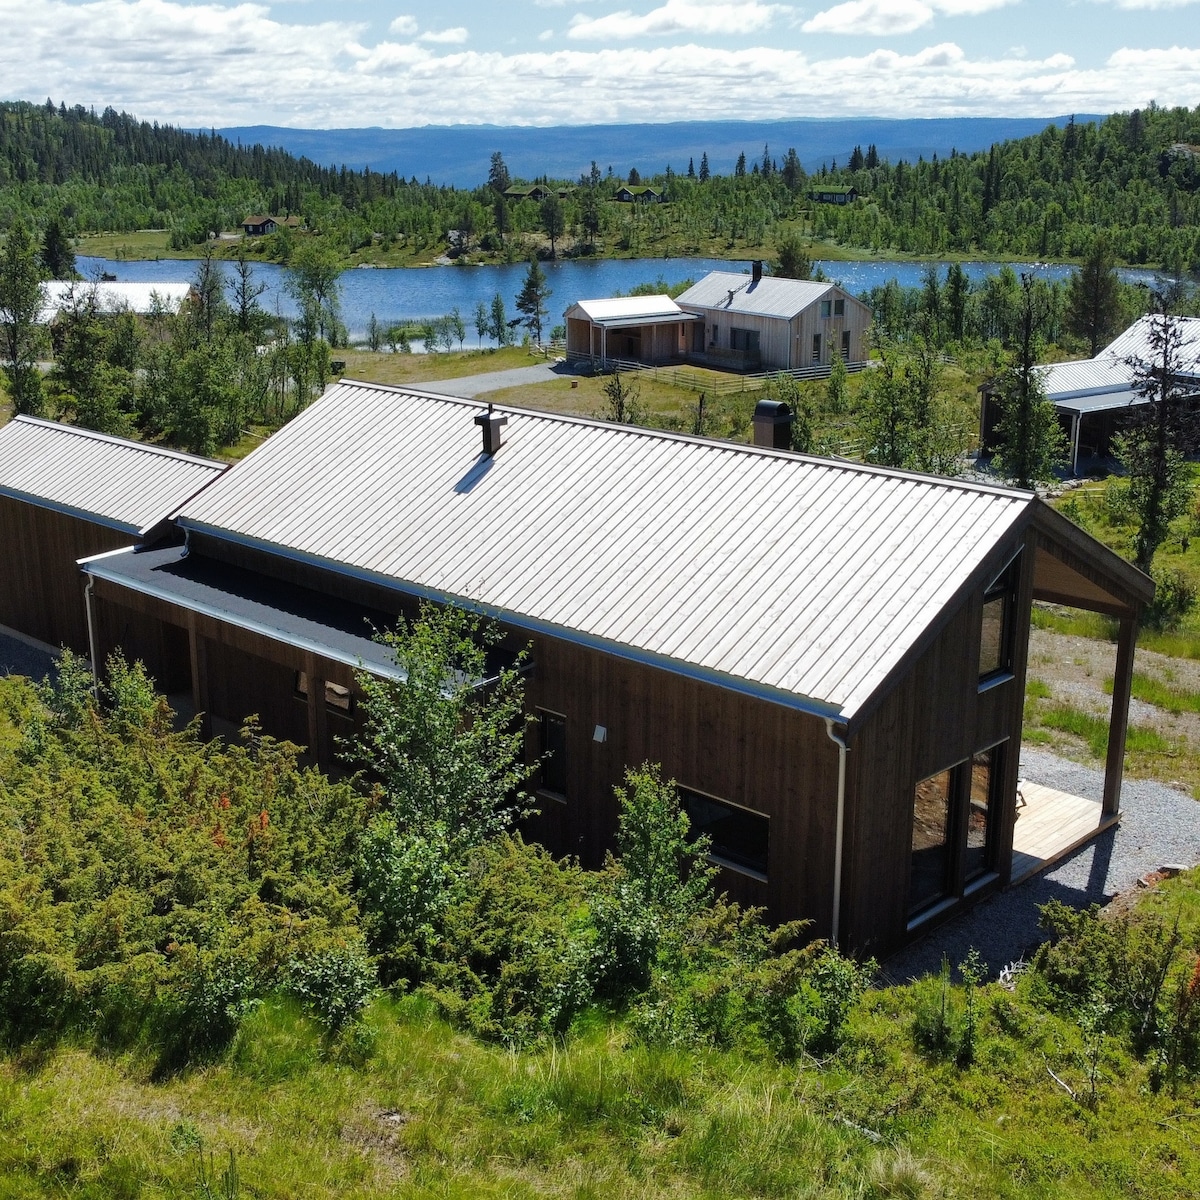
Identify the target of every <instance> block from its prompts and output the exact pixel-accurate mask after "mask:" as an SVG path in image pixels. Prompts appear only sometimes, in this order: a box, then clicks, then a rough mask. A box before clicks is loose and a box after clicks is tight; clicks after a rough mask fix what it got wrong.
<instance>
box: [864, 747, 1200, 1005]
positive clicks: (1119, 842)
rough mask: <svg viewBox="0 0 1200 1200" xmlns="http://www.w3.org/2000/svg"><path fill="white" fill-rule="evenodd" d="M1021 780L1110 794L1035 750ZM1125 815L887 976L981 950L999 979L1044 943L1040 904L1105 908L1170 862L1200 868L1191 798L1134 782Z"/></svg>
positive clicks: (887, 969) (1095, 780) (1078, 768)
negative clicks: (1012, 964)
mask: <svg viewBox="0 0 1200 1200" xmlns="http://www.w3.org/2000/svg"><path fill="white" fill-rule="evenodd" d="M1021 777H1022V778H1023V779H1030V780H1036V781H1037V782H1038V783H1044V784H1047V785H1048V786H1050V787H1054V788H1058V789H1059V790H1060V791H1064V792H1070V793H1071V794H1072V795H1075V796H1086V797H1087V798H1088V799H1089V800H1100V799H1101V797H1102V795H1103V790H1104V773H1103V771H1097V770H1094V769H1093V768H1091V767H1086V766H1083V765H1082V764H1081V763H1076V762H1071V761H1070V760H1069V759H1065V758H1059V757H1058V756H1057V755H1054V754H1047V753H1046V752H1045V751H1044V750H1036V749H1032V748H1030V747H1025V748H1023V749H1022V751H1021ZM1121 813H1122V816H1121V823H1120V824H1119V825H1117V826H1116V827H1114V828H1113V829H1110V830H1108V831H1107V832H1106V833H1104V834H1102V835H1101V836H1100V837H1098V838H1097V839H1096V840H1095V841H1093V842H1089V843H1088V844H1087V845H1086V846H1083V847H1081V848H1080V849H1079V850H1077V851H1075V853H1074V854H1072V855H1070V856H1069V857H1068V858H1065V859H1063V860H1062V861H1061V862H1059V863H1056V864H1055V865H1054V866H1053V867H1051V868H1049V869H1048V870H1046V871H1044V872H1042V874H1040V875H1035V876H1034V877H1033V878H1032V879H1030V880H1027V881H1026V882H1025V883H1022V884H1019V885H1018V886H1017V887H1015V888H1012V889H1011V890H1009V891H1007V892H1001V893H1000V894H999V895H997V896H993V897H992V898H991V899H990V900H985V901H984V902H983V903H982V904H980V905H979V906H978V907H976V908H974V909H972V910H971V911H970V912H969V913H965V914H964V915H963V916H961V917H959V918H958V919H957V920H954V921H951V922H949V923H948V924H946V925H943V926H941V927H940V928H938V929H935V930H934V931H933V932H932V933H930V934H929V935H928V936H927V937H924V938H922V939H921V940H920V941H918V942H915V943H914V944H913V945H911V946H908V947H907V948H905V949H904V950H901V951H900V953H899V954H896V955H893V957H891V958H890V959H888V960H887V962H886V963H885V964H884V974H885V975H886V976H887V977H888V978H889V979H892V980H894V981H896V982H902V981H904V980H908V979H912V978H915V977H916V976H919V975H924V974H927V973H928V972H931V971H937V970H938V968H939V967H940V966H941V962H942V955H943V954H945V955H947V956H948V957H949V959H950V962H951V965H955V964H957V963H959V962H961V961H962V960H963V958H964V957H965V956H966V954H967V951H968V950H969V949H971V947H974V948H975V949H976V950H978V951H979V953H980V955H981V956H982V958H983V960H984V961H985V962H986V963H987V965H988V968H989V969H990V971H991V973H992V974H993V976H994V975H995V973H996V972H997V971H998V970H999V969H1000V968H1001V967H1002V966H1004V965H1005V964H1006V963H1010V962H1013V961H1015V960H1016V959H1018V958H1022V957H1028V954H1029V951H1030V950H1031V949H1032V948H1033V947H1034V946H1036V945H1037V943H1038V942H1040V941H1042V939H1043V935H1042V933H1041V931H1040V930H1039V929H1038V927H1037V906H1038V905H1039V904H1045V903H1046V901H1047V900H1050V899H1058V900H1061V901H1063V903H1064V904H1070V905H1073V906H1074V907H1076V908H1082V907H1084V906H1086V905H1088V904H1092V903H1098V904H1103V903H1105V902H1106V901H1107V900H1109V899H1111V898H1112V897H1113V896H1114V895H1116V893H1117V892H1121V891H1124V890H1125V889H1126V888H1129V887H1132V886H1133V885H1134V884H1135V883H1136V882H1137V880H1138V879H1140V878H1141V877H1142V876H1143V875H1145V874H1147V873H1148V872H1150V871H1153V870H1154V869H1155V868H1156V867H1160V866H1162V865H1163V864H1165V863H1182V864H1184V865H1186V866H1192V865H1194V864H1196V863H1198V862H1200V801H1196V800H1194V799H1192V797H1191V796H1190V795H1188V794H1187V793H1186V792H1181V791H1177V790H1176V789H1174V788H1170V787H1167V786H1166V785H1165V784H1161V783H1155V782H1153V781H1151V780H1146V779H1129V778H1126V779H1125V782H1124V786H1123V787H1122V789H1121Z"/></svg>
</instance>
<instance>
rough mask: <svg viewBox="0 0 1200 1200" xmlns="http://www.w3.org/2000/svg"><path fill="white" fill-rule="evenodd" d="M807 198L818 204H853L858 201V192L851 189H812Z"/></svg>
mask: <svg viewBox="0 0 1200 1200" xmlns="http://www.w3.org/2000/svg"><path fill="white" fill-rule="evenodd" d="M808 198H809V199H810V200H815V201H816V202H817V203H818V204H853V203H854V201H855V200H857V199H858V190H857V189H856V188H852V187H814V188H810V189H809V191H808Z"/></svg>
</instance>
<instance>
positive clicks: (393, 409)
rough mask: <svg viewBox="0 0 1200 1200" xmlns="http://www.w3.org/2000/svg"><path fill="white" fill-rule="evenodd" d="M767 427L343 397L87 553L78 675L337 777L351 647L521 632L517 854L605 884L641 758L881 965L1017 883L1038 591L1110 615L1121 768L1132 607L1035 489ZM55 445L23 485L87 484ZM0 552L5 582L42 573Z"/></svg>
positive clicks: (12, 548)
mask: <svg viewBox="0 0 1200 1200" xmlns="http://www.w3.org/2000/svg"><path fill="white" fill-rule="evenodd" d="M786 417H787V414H786V410H781V406H773V407H772V410H771V412H769V413H768V412H765V411H764V412H763V413H762V414H758V415H757V416H756V438H759V439H760V440H762V441H764V442H765V443H766V445H761V446H744V445H734V444H730V443H724V442H718V441H713V440H706V439H702V438H691V437H684V436H681V435H675V434H668V433H663V432H658V431H653V430H647V429H637V428H630V427H622V426H616V425H612V424H609V423H606V422H602V421H591V420H584V419H579V418H571V417H563V416H555V415H551V414H546V413H537V412H529V411H523V410H510V411H509V412H507V413H506V414H505V415H504V418H505V419H506V423H504V424H502V418H501V417H500V415H499V414H497V413H493V412H492V411H491V410H490V409H489V408H487V407H485V406H484V405H483V404H480V403H477V402H473V401H467V400H459V399H455V398H451V397H444V396H437V395H432V394H428V393H417V392H408V391H403V390H400V389H396V388H388V387H383V386H379V385H371V384H360V383H353V382H343V383H342V384H340V385H338V386H336V387H334V388H332V389H331V390H330V391H329V392H328V393H327V394H326V395H325V396H324V397H323V398H322V399H321V400H319V401H318V402H317V403H316V404H314V405H313V406H312V407H310V408H309V409H307V410H306V411H305V412H304V413H302V414H301V415H300V416H299V417H297V418H296V419H295V420H294V421H292V422H291V423H290V424H288V425H286V426H285V427H284V428H283V429H281V430H280V431H279V432H277V433H275V434H273V435H272V436H271V437H270V438H268V439H267V441H266V442H265V443H263V445H261V446H260V447H259V448H257V449H256V450H254V451H253V452H252V453H251V454H250V455H248V456H247V457H246V458H245V459H243V460H242V461H241V462H239V463H237V464H236V465H234V466H232V467H231V468H229V469H228V470H227V471H226V472H224V473H223V474H220V475H218V476H216V477H215V478H213V479H212V481H211V482H210V483H209V484H208V486H207V487H205V488H204V490H202V491H201V492H199V494H197V495H196V496H195V497H194V498H193V499H191V500H187V501H184V502H182V503H181V507H180V508H179V510H178V513H177V516H176V518H175V522H174V526H175V529H176V530H177V531H178V532H179V533H181V534H182V535H184V536H186V539H187V541H186V545H171V544H169V543H162V544H159V545H157V546H151V547H148V548H146V549H144V550H142V551H141V552H134V551H132V550H131V551H129V552H126V553H115V554H112V553H110V554H106V555H104V556H102V557H99V558H91V559H88V560H87V561H85V562H84V563H83V570H84V572H85V575H86V577H87V579H88V581H89V583H90V591H91V610H92V615H93V625H94V630H95V637H96V641H97V645H96V649H97V653H98V654H99V655H100V656H101V657H103V656H104V655H105V654H107V653H108V652H110V651H111V650H112V649H115V648H117V647H124V648H125V649H126V651H127V652H128V653H131V654H136V655H137V656H138V657H141V658H143V659H144V661H146V663H147V665H148V667H149V669H150V671H151V673H152V674H153V675H155V677H156V678H157V679H159V680H160V681H165V682H164V686H165V687H167V688H168V689H169V690H172V691H190V693H191V699H192V702H193V703H194V705H195V707H196V708H197V710H199V711H202V712H204V713H205V714H206V720H207V721H208V722H209V724H210V727H214V726H215V727H216V728H218V729H222V730H228V729H231V728H233V727H234V726H236V725H237V724H239V723H240V722H241V721H242V720H243V718H244V717H245V716H246V714H247V713H248V712H257V713H258V714H259V715H260V717H261V720H262V726H263V728H264V730H265V731H266V732H268V733H272V734H275V735H277V736H284V737H289V738H292V739H293V740H295V741H297V742H300V743H301V744H303V745H307V746H308V747H309V748H310V750H311V751H312V753H313V754H314V756H315V758H316V759H317V760H318V761H319V762H321V763H322V764H324V765H327V766H328V765H332V764H334V763H335V761H336V760H335V755H336V753H337V745H338V742H337V739H338V737H339V736H345V735H349V734H353V732H354V731H355V730H356V729H358V728H359V727H360V721H361V714H360V713H359V711H358V688H357V684H356V681H355V668H356V667H359V666H361V667H362V668H363V669H366V670H368V671H371V672H375V673H377V674H381V675H385V674H388V673H391V672H395V671H396V669H397V668H396V667H395V666H394V664H392V663H391V662H390V661H389V659H388V656H387V654H386V653H385V652H384V651H383V650H382V649H381V648H380V647H379V646H377V645H375V643H373V642H372V641H371V638H370V631H371V628H372V627H375V628H380V627H386V626H388V625H390V624H391V623H393V622H394V620H395V618H396V616H397V614H400V613H412V612H413V611H415V609H416V606H417V605H418V603H419V602H420V601H421V600H422V599H429V600H434V601H437V602H449V603H462V604H466V605H468V606H470V607H471V608H472V609H474V610H477V611H480V612H483V613H486V614H490V615H491V616H493V617H494V618H495V619H496V620H497V621H499V622H500V624H501V627H502V629H503V630H505V633H506V638H505V643H504V647H505V649H506V650H507V651H508V652H509V653H513V652H515V651H516V650H517V649H518V648H520V647H521V646H523V645H525V644H527V643H532V670H531V672H530V674H529V675H528V678H527V703H528V709H529V713H530V715H531V717H532V718H533V723H532V725H531V729H530V739H529V741H530V744H529V754H530V756H531V761H537V762H539V763H540V766H539V771H538V775H537V778H536V785H537V793H538V804H539V806H540V808H541V815H540V816H538V817H536V818H533V819H531V820H530V821H529V823H528V824H527V826H526V832H527V833H528V834H529V835H530V836H536V837H538V838H540V839H541V840H542V841H544V843H545V844H546V845H547V846H549V847H550V848H551V849H552V850H553V851H554V852H555V853H558V854H567V853H569V854H577V855H579V856H580V857H581V859H582V860H583V861H584V862H585V863H588V864H592V865H597V864H599V863H600V862H601V861H602V858H603V855H604V853H605V851H606V850H607V849H609V848H610V847H611V846H612V839H613V834H614V830H615V827H616V817H617V806H616V801H615V798H614V795H613V787H614V786H615V785H617V784H619V783H620V782H621V780H622V777H623V773H624V771H625V769H626V767H627V766H630V765H636V764H639V763H642V762H645V761H652V762H660V763H662V764H663V768H664V771H665V773H666V775H667V776H668V777H670V778H673V779H675V780H677V781H678V784H679V786H680V788H681V789H682V795H683V799H684V803H685V806H686V808H687V811H688V814H689V817H690V819H691V821H692V824H693V827H694V828H696V829H698V830H700V831H702V832H704V833H707V834H708V835H709V836H710V837H711V839H712V853H713V858H714V861H716V862H717V863H718V864H719V865H720V867H721V880H720V882H721V886H722V887H723V888H727V889H728V890H729V891H730V893H731V894H732V895H733V896H734V897H735V898H737V899H740V900H742V901H745V902H748V903H754V904H764V905H766V906H767V907H768V909H769V912H770V915H771V917H772V918H773V919H775V920H787V919H791V918H807V919H810V920H811V921H812V922H813V928H812V932H813V933H814V934H815V935H817V936H833V937H835V938H836V939H837V940H838V941H839V942H840V944H841V945H843V946H844V947H846V948H847V949H850V950H853V951H855V952H857V953H861V954H869V953H875V954H886V953H887V952H889V951H890V950H893V949H895V948H896V947H898V946H899V945H901V944H902V943H903V942H905V941H906V940H907V939H908V938H909V937H911V936H914V935H915V934H917V933H919V932H921V931H923V930H925V929H927V928H929V926H930V924H931V923H933V922H935V921H937V920H939V919H941V918H942V917H944V916H946V915H948V914H949V913H952V912H955V911H958V910H960V909H961V908H962V907H963V906H964V905H967V904H970V903H973V902H974V901H976V900H978V899H980V898H981V897H983V896H986V895H988V894H991V893H992V892H994V891H995V890H997V889H998V888H1001V887H1003V886H1004V885H1005V884H1006V883H1007V882H1008V881H1009V879H1010V878H1012V877H1013V876H1014V872H1015V871H1017V870H1018V869H1017V868H1015V867H1014V851H1013V845H1014V824H1015V822H1016V821H1017V763H1018V757H1019V751H1020V742H1021V716H1022V702H1023V699H1024V677H1025V662H1026V652H1027V642H1028V630H1029V619H1030V603H1031V599H1032V598H1033V597H1035V596H1037V597H1041V598H1045V599H1052V600H1055V601H1057V602H1060V603H1068V604H1077V605H1079V606H1080V607H1084V608H1091V609H1097V610H1099V611H1103V612H1107V613H1112V614H1114V615H1117V616H1119V617H1120V618H1121V638H1120V654H1119V656H1118V666H1117V670H1116V683H1115V685H1114V696H1115V700H1114V707H1113V713H1114V715H1113V722H1114V724H1113V735H1112V741H1113V744H1114V745H1121V744H1123V740H1124V724H1123V722H1124V719H1125V715H1126V713H1127V709H1128V694H1129V692H1128V689H1129V676H1130V672H1131V668H1132V644H1133V643H1132V638H1133V637H1134V635H1135V634H1136V626H1137V620H1138V616H1139V614H1140V612H1141V609H1142V606H1143V605H1144V604H1145V603H1146V602H1148V600H1149V599H1150V597H1151V595H1152V592H1153V586H1152V585H1151V584H1150V582H1149V581H1148V580H1147V579H1146V578H1145V576H1143V575H1141V574H1140V573H1139V572H1137V571H1136V570H1134V569H1133V568H1132V567H1130V566H1129V565H1128V564H1126V563H1124V562H1123V561H1122V560H1120V559H1119V558H1117V557H1116V556H1115V555H1114V554H1112V553H1111V552H1110V551H1108V550H1106V549H1105V548H1104V547H1103V546H1101V545H1100V544H1099V543H1097V542H1095V541H1094V540H1093V539H1091V538H1090V537H1088V536H1087V535H1086V534H1084V533H1083V532H1082V531H1080V530H1079V529H1077V528H1076V527H1074V526H1073V525H1071V524H1070V522H1068V521H1066V520H1065V519H1063V518H1061V517H1059V516H1058V515H1057V514H1055V513H1054V512H1053V511H1052V510H1051V509H1050V508H1048V507H1047V506H1046V505H1045V504H1043V503H1042V502H1041V501H1039V500H1037V499H1036V498H1035V497H1034V496H1032V495H1029V494H1026V493H1021V492H1013V491H1010V490H1007V489H1002V488H995V487H986V486H982V485H978V484H971V483H965V482H961V481H958V480H948V479H937V478H928V477H922V476H918V475H913V474H908V473H904V472H900V471H887V470H881V469H878V468H872V467H865V466H859V465H857V464H852V463H846V462H838V461H825V460H820V459H815V458H808V457H803V456H800V455H795V454H791V453H788V452H783V451H779V450H775V449H771V448H770V446H772V445H777V444H780V443H786V440H787V437H786V435H787V430H786V426H785V425H784V424H781V421H784V422H785V421H786ZM23 432H24V431H23ZM481 434H482V444H481ZM76 436H80V435H76V434H74V433H72V432H70V431H66V432H64V433H63V434H62V435H60V440H59V443H58V444H57V445H52V444H50V443H46V444H45V445H44V446H43V447H42V448H41V449H40V451H39V453H38V455H37V456H36V457H37V460H38V462H39V466H40V471H39V473H40V474H42V475H46V476H51V475H59V474H61V475H63V476H65V477H70V476H72V475H73V474H75V473H76V468H75V467H73V466H72V451H71V445H72V442H71V439H72V438H74V437H76ZM130 453H131V454H132V453H133V451H130ZM24 457H25V458H27V459H29V460H31V461H32V460H33V459H34V457H35V456H34V455H32V454H28V455H26V456H24ZM10 469H11V468H7V467H6V468H0V483H2V482H3V481H4V478H5V475H4V474H3V473H2V472H3V471H7V470H10ZM109 477H110V479H111V480H112V482H113V484H114V486H115V487H116V489H117V490H118V491H120V490H121V487H122V486H124V487H125V488H127V489H128V491H129V494H130V498H131V499H132V498H133V497H134V496H135V495H136V494H137V493H138V492H139V491H140V489H141V486H142V485H141V484H140V483H139V481H138V480H136V479H133V478H131V477H129V476H128V475H127V474H126V473H124V472H121V471H120V470H118V471H117V472H115V473H113V472H110V473H109ZM18 490H20V489H18ZM25 502H26V503H28V504H29V505H30V506H31V508H36V507H37V506H38V504H39V503H40V501H39V500H38V499H37V498H36V497H33V498H30V499H28V500H27V501H25ZM72 503H73V504H75V505H77V506H79V507H80V508H81V509H82V510H83V511H88V503H89V502H86V501H82V502H81V501H78V500H76V501H72ZM161 507H163V505H162V504H160V503H158V502H156V503H155V504H153V505H151V506H150V508H151V509H153V510H154V511H153V512H152V513H151V514H150V516H149V517H148V518H140V517H139V518H137V520H134V521H130V522H127V525H128V527H129V528H130V529H131V530H132V528H133V526H135V525H138V524H139V522H140V521H142V520H143V519H149V520H153V519H154V514H155V513H157V511H158V510H159V509H160V508H161ZM10 528H11V523H10V522H8V521H6V522H5V524H4V526H3V529H5V530H9V529H10ZM6 536H8V537H9V538H10V541H9V544H7V545H5V546H4V548H3V550H4V553H5V556H6V557H5V561H6V564H8V565H10V566H11V567H12V568H13V570H14V573H15V574H16V575H17V577H20V578H27V577H32V576H36V575H38V574H39V573H41V572H44V571H47V570H50V569H58V567H56V566H55V565H54V564H53V563H51V564H49V565H48V564H46V563H44V562H41V561H39V560H38V558H37V557H36V553H37V551H36V548H35V545H34V543H32V542H30V541H29V540H28V539H25V540H22V539H21V538H20V537H19V536H18V537H17V538H15V539H12V537H11V534H6ZM134 540H135V537H134V536H133V535H132V533H131V536H130V537H129V541H130V542H133V541H134ZM47 549H48V547H47ZM57 553H58V554H59V555H60V560H59V561H60V565H61V564H63V563H65V560H66V557H67V556H68V555H70V554H74V553H76V548H75V547H74V546H73V545H63V546H61V547H60V548H59V550H58V551H57ZM75 596H76V600H77V601H78V603H79V604H80V608H81V611H82V606H83V598H82V595H81V593H80V591H79V590H78V589H77V590H76V593H75ZM484 682H485V681H482V680H481V681H480V683H481V685H482V684H483V683H484ZM226 722H228V723H229V724H226ZM847 747H848V749H847ZM1120 772H1121V757H1120V754H1119V753H1118V754H1117V755H1116V757H1115V759H1114V760H1112V761H1111V762H1110V767H1109V774H1108V780H1107V784H1106V799H1107V801H1108V804H1107V806H1106V810H1105V812H1106V814H1107V817H1108V819H1111V818H1112V815H1113V814H1114V813H1115V810H1116V802H1117V797H1118V796H1119V792H1120V778H1121V774H1120ZM1079 803H1080V804H1083V805H1085V807H1088V808H1089V811H1090V812H1092V816H1091V818H1090V821H1091V826H1090V829H1091V830H1092V831H1094V828H1096V827H1098V826H1099V823H1100V806H1098V805H1091V806H1087V804H1086V802H1084V801H1080V802H1079ZM1024 869H1025V868H1024V867H1021V868H1020V869H1019V870H1020V872H1021V873H1023V871H1024Z"/></svg>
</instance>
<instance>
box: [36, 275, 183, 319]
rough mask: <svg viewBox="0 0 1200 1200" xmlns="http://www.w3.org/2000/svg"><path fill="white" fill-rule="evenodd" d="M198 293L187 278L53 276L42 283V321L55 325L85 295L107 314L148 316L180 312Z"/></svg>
mask: <svg viewBox="0 0 1200 1200" xmlns="http://www.w3.org/2000/svg"><path fill="white" fill-rule="evenodd" d="M195 296H196V289H195V287H193V285H192V284H190V283H185V282H179V283H168V282H166V281H159V282H155V283H114V282H109V281H103V282H100V283H88V282H86V281H82V280H63V279H52V280H50V281H49V282H48V283H43V284H42V307H41V310H40V311H39V313H38V322H39V324H42V325H53V324H54V322H55V321H57V320H58V317H59V315H60V314H61V313H62V311H63V310H64V309H69V308H71V307H73V306H74V305H75V304H77V303H79V302H80V301H81V300H83V299H88V300H94V302H95V305H96V310H97V312H99V313H101V314H104V315H107V316H115V315H116V314H118V313H123V312H131V313H136V314H137V315H138V316H141V317H148V316H150V315H152V314H154V313H172V314H173V313H177V312H179V310H180V309H181V308H182V307H183V305H184V304H185V303H186V302H187V301H188V300H192V299H195Z"/></svg>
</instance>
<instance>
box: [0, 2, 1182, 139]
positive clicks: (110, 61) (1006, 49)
mask: <svg viewBox="0 0 1200 1200" xmlns="http://www.w3.org/2000/svg"><path fill="white" fill-rule="evenodd" d="M0 30H4V31H5V32H4V33H3V34H0V79H2V80H3V86H2V91H3V94H4V96H5V97H6V98H25V99H42V98H44V97H46V96H52V97H53V98H54V99H55V100H59V99H65V100H67V101H68V102H69V103H84V104H95V105H98V106H101V105H105V104H112V105H113V106H115V107H118V108H124V109H127V110H128V111H131V112H135V113H137V114H138V115H139V116H142V117H144V118H147V119H154V120H160V121H172V122H177V123H182V124H187V125H208V124H214V125H248V124H278V125H292V126H307V127H324V128H329V127H339V126H340V127H346V126H368V125H383V126H390V127H405V126H414V125H426V124H439V125H441V124H518V125H551V124H583V123H595V122H613V121H669V120H691V119H706V118H707V119H718V118H719V119H738V118H770V117H804V116H816V117H819V116H896V117H900V116H907V117H914V116H1052V115H1058V114H1062V113H1070V112H1108V111H1112V110H1116V109H1128V108H1133V107H1136V106H1138V105H1142V104H1145V103H1147V102H1148V101H1150V100H1156V101H1157V102H1158V103H1159V104H1163V105H1173V104H1186V105H1188V106H1189V107H1194V106H1196V105H1197V104H1200V0H842V2H837V0H833V2H828V0H827V2H820V0H818V2H815V3H814V2H807V3H796V4H791V3H776V2H775V0H509V2H508V3H496V2H495V0H442V2H441V3H438V4H431V3H410V4H402V3H395V2H393V0H387V2H385V0H367V2H366V3H358V4H346V3H340V4H339V3H334V2H332V0H286V2H284V3H250V4H241V3H222V2H220V0H208V2H204V3H200V2H193V0H0Z"/></svg>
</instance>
